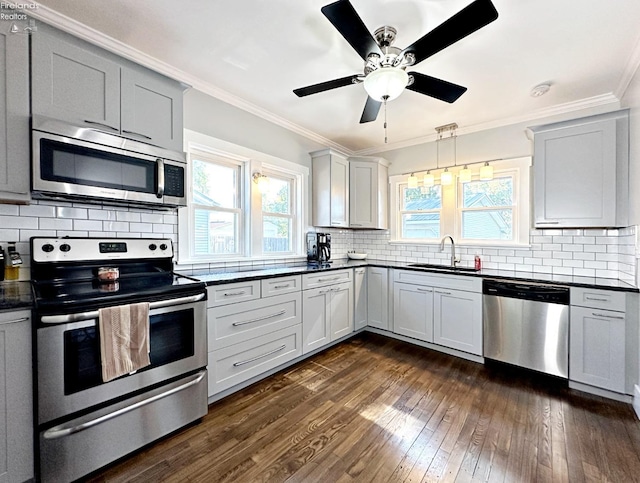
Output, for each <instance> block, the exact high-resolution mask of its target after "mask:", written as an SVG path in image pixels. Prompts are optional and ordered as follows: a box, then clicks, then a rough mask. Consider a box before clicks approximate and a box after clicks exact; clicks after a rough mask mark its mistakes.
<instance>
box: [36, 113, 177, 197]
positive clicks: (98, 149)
mask: <svg viewBox="0 0 640 483" xmlns="http://www.w3.org/2000/svg"><path fill="white" fill-rule="evenodd" d="M31 140H32V156H33V157H32V177H31V180H32V181H31V188H32V195H33V196H34V197H35V198H51V197H54V198H67V199H84V200H95V201H109V202H116V203H127V204H146V205H156V206H158V205H161V206H185V205H186V196H185V173H186V167H187V163H186V157H185V155H184V153H179V152H174V151H169V150H167V149H164V148H160V147H158V146H153V145H150V144H146V143H141V142H139V141H134V140H131V139H127V138H125V137H122V136H119V135H115V134H109V133H106V132H103V131H101V130H99V129H95V128H93V127H77V126H72V125H69V124H66V123H63V122H60V121H55V120H51V119H47V118H34V119H32V131H31Z"/></svg>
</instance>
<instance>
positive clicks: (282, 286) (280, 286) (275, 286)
mask: <svg viewBox="0 0 640 483" xmlns="http://www.w3.org/2000/svg"><path fill="white" fill-rule="evenodd" d="M288 286H289V284H286V285H274V286H273V288H287V287H288Z"/></svg>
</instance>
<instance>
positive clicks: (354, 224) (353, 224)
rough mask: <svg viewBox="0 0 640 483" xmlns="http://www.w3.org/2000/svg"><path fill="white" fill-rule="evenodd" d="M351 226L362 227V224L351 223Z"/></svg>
mask: <svg viewBox="0 0 640 483" xmlns="http://www.w3.org/2000/svg"><path fill="white" fill-rule="evenodd" d="M351 226H362V223H351Z"/></svg>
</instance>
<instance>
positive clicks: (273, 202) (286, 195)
mask: <svg viewBox="0 0 640 483" xmlns="http://www.w3.org/2000/svg"><path fill="white" fill-rule="evenodd" d="M290 190H291V183H290V182H289V181H288V180H284V179H278V178H272V177H269V187H268V188H267V189H266V190H264V193H262V211H266V212H268V213H282V214H284V215H289V214H291V206H290V203H289V200H290V199H291V193H290Z"/></svg>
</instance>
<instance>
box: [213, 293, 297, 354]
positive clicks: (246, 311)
mask: <svg viewBox="0 0 640 483" xmlns="http://www.w3.org/2000/svg"><path fill="white" fill-rule="evenodd" d="M301 314H302V292H297V293H292V294H285V295H277V296H274V297H268V298H266V299H260V300H251V301H249V302H241V303H237V304H234V305H232V306H230V307H229V306H221V307H212V308H210V309H208V310H207V328H208V331H207V332H208V336H207V337H208V347H209V351H213V350H217V349H221V348H223V347H227V346H230V345H233V344H238V343H240V342H242V341H245V340H249V339H254V338H256V337H260V336H262V335H266V334H269V333H271V332H275V331H277V330H280V329H284V328H285V327H289V326H291V325H295V324H299V323H300V322H301V321H302V315H301Z"/></svg>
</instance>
